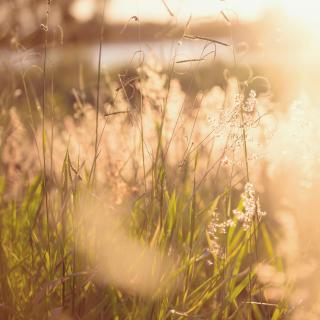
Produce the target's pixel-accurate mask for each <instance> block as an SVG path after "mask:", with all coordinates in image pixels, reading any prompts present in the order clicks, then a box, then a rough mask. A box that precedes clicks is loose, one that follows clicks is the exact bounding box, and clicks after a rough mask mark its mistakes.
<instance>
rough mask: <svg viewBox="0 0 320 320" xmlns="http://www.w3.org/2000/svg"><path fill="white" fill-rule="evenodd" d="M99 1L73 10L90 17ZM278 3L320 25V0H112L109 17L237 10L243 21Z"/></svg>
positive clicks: (86, 0)
mask: <svg viewBox="0 0 320 320" xmlns="http://www.w3.org/2000/svg"><path fill="white" fill-rule="evenodd" d="M99 1H100V2H102V1H104V0H76V1H75V2H74V3H73V5H72V7H71V13H72V14H73V15H74V16H75V17H77V18H78V19H79V20H83V21H86V20H90V19H91V18H92V17H93V16H94V14H95V12H96V11H97V10H98V11H99V10H101V8H98V7H99V6H97V5H96V4H97V3H99ZM166 6H167V8H169V9H167V8H166ZM276 6H277V7H278V8H282V10H283V12H284V13H285V14H286V15H287V16H289V17H291V18H292V20H293V22H295V21H296V22H300V23H301V22H302V23H303V24H305V25H306V26H307V27H309V28H310V30H313V31H314V32H317V31H318V29H319V28H320V19H319V17H318V15H319V12H320V0H109V6H108V10H107V13H106V19H107V21H108V22H121V23H126V22H127V21H128V20H129V19H130V17H132V16H138V17H139V18H140V21H141V22H150V21H155V22H166V21H168V20H169V19H170V18H171V17H170V13H169V11H171V12H172V13H173V14H174V16H175V17H176V18H177V20H178V22H182V23H183V22H184V21H186V20H187V19H188V18H189V17H190V15H192V18H193V19H194V20H195V19H201V18H206V17H210V18H214V17H219V18H221V14H220V13H219V12H220V11H221V10H224V11H225V12H226V13H228V16H231V17H232V16H233V17H234V16H235V14H236V15H237V17H238V18H239V19H240V20H242V21H243V20H252V19H253V20H254V19H258V18H259V17H260V16H261V15H262V14H263V13H264V12H265V10H266V9H268V8H272V7H276Z"/></svg>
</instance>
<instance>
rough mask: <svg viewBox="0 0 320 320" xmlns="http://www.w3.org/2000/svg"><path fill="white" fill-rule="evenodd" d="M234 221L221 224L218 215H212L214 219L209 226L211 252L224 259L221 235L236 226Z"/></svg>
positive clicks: (228, 220) (208, 234)
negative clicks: (220, 241) (220, 242)
mask: <svg viewBox="0 0 320 320" xmlns="http://www.w3.org/2000/svg"><path fill="white" fill-rule="evenodd" d="M234 224H235V223H234V221H233V220H232V219H227V220H225V221H223V222H220V221H219V219H218V217H217V215H216V213H213V214H212V218H211V220H210V222H209V224H208V226H207V236H208V240H209V250H210V252H211V253H213V254H214V255H216V256H218V257H223V252H222V250H221V246H220V244H219V235H220V234H225V233H227V229H228V228H229V227H232V226H234Z"/></svg>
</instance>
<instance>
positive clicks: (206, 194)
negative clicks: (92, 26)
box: [0, 1, 289, 320]
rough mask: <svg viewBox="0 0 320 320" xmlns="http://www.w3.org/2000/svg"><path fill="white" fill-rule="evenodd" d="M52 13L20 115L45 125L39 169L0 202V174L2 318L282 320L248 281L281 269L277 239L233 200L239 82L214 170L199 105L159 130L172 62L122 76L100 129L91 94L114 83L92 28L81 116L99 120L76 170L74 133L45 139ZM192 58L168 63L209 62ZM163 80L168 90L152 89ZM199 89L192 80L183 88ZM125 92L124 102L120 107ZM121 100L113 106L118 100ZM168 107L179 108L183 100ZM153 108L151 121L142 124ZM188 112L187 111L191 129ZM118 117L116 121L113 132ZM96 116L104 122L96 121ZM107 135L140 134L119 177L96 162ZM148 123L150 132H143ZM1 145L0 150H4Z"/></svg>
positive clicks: (239, 196) (253, 205)
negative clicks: (89, 88)
mask: <svg viewBox="0 0 320 320" xmlns="http://www.w3.org/2000/svg"><path fill="white" fill-rule="evenodd" d="M50 5H51V4H50V1H49V2H48V11H47V16H46V19H47V22H46V25H45V26H44V38H45V40H44V52H45V53H44V63H43V69H42V75H43V93H42V94H43V97H42V98H43V101H42V109H40V110H33V111H30V118H31V119H33V115H32V113H36V114H37V115H38V117H39V118H40V119H42V130H41V139H42V161H40V163H41V166H40V168H39V170H37V171H36V173H35V174H32V175H31V178H32V179H31V180H30V179H29V180H28V179H26V178H25V177H22V178H21V180H22V181H19V182H20V183H21V184H22V188H21V190H22V191H21V193H20V195H19V196H14V197H10V196H8V189H9V188H10V183H11V182H10V179H8V170H7V171H6V168H5V167H4V170H3V174H2V178H1V183H0V197H1V208H0V210H1V214H0V239H1V246H0V270H1V277H0V314H1V319H119V320H120V319H121V320H122V319H132V320H134V319H272V320H276V319H283V318H285V317H286V315H287V313H288V311H289V304H288V302H287V300H286V299H285V298H284V297H283V298H278V299H273V300H270V299H269V298H268V297H267V295H265V288H266V287H268V286H269V284H265V283H263V282H261V281H259V277H258V271H257V267H258V266H259V264H261V263H267V264H269V265H271V266H273V268H274V269H275V270H277V271H278V272H282V271H283V268H284V267H283V262H282V260H281V259H280V258H279V257H278V256H277V254H276V252H275V248H274V243H273V239H274V234H271V233H270V229H271V228H270V225H269V224H268V218H262V214H260V213H261V210H260V209H259V206H258V195H257V193H256V191H255V190H253V191H252V190H251V191H250V192H251V193H250V192H249V191H248V194H249V195H248V194H247V193H246V189H245V190H243V189H244V188H247V187H248V186H250V185H251V184H250V166H249V164H250V160H249V158H250V150H249V148H248V136H249V131H250V130H251V127H253V124H255V123H256V122H257V119H256V116H257V115H256V114H255V112H254V110H251V111H250V110H249V111H248V110H247V109H246V107H248V105H247V103H248V101H249V96H248V94H247V88H246V87H245V84H244V83H241V82H240V81H238V80H237V86H236V87H237V89H238V91H239V95H237V97H238V99H240V100H241V101H240V102H238V105H237V103H236V102H234V103H232V106H231V111H232V112H231V114H229V113H224V111H223V112H222V113H221V114H220V116H223V117H224V120H223V121H222V123H220V124H219V128H218V129H223V130H224V134H225V136H226V137H225V138H226V139H225V140H224V141H225V145H224V146H223V147H222V148H221V149H220V151H218V156H217V155H216V154H215V153H214V156H215V158H214V161H211V160H212V159H211V157H213V155H212V149H211V151H210V152H208V146H211V144H209V143H208V141H209V142H210V143H212V147H211V148H213V142H215V139H218V138H216V137H215V136H214V135H212V134H211V133H209V134H208V135H202V136H201V137H200V138H197V137H196V134H197V128H198V127H200V128H201V126H203V125H204V122H200V116H201V113H200V107H199V105H200V104H201V102H199V100H197V99H198V95H197V96H196V97H194V101H193V102H192V103H191V104H190V103H189V104H190V105H191V106H192V107H195V108H196V106H198V107H197V108H198V110H197V112H196V113H192V110H191V111H190V106H188V103H187V102H188V101H187V100H188V99H191V100H192V97H184V99H183V101H182V103H181V104H180V105H179V106H177V107H178V108H177V112H176V114H175V115H174V116H173V120H172V119H171V122H170V121H169V120H168V117H170V112H171V109H170V108H171V107H172V106H170V105H169V102H170V99H171V98H169V96H170V93H171V90H172V87H173V84H174V81H175V79H174V71H175V65H176V62H177V61H176V57H174V58H173V60H172V69H171V70H169V71H167V73H165V72H163V71H156V72H154V73H155V74H154V73H151V75H150V72H151V71H150V69H149V71H148V69H147V70H146V69H145V68H146V66H147V65H148V64H147V62H146V61H144V62H143V63H142V64H141V65H139V66H138V68H137V70H136V74H135V78H130V75H129V74H128V73H124V74H123V75H121V76H122V77H123V78H124V79H125V78H126V77H127V78H129V81H128V82H127V84H124V82H123V81H122V77H121V76H119V79H120V88H116V89H115V90H112V91H113V92H112V98H113V101H114V106H113V107H114V108H113V109H112V108H111V109H112V110H111V112H109V111H108V112H107V113H106V114H107V117H103V112H102V106H100V104H101V102H102V98H101V97H100V95H101V90H102V89H104V90H105V89H108V88H109V87H110V88H111V87H112V82H111V81H110V83H109V82H108V81H103V80H102V75H103V71H102V69H101V55H102V53H101V51H102V46H101V44H102V36H103V27H101V36H100V51H99V67H98V84H97V96H96V107H95V108H93V107H92V106H89V109H90V110H94V111H95V117H94V119H95V121H94V125H92V123H89V125H90V126H91V127H89V128H91V129H92V130H91V131H90V130H87V131H86V132H85V135H93V136H94V139H93V142H92V143H91V147H93V149H92V148H91V151H92V152H91V153H90V152H89V154H87V155H86V156H87V158H88V159H91V160H93V161H91V162H90V161H89V160H87V162H82V160H81V159H80V152H79V153H78V154H77V153H74V152H72V138H71V135H72V134H70V132H68V131H67V130H65V129H63V126H61V124H59V123H54V121H53V111H51V113H52V119H51V127H50V130H51V136H49V135H48V134H47V130H48V123H49V122H48V120H49V119H48V116H47V112H46V111H47V101H48V97H49V96H50V94H49V93H48V92H47V76H48V61H47V30H48V21H49V12H50ZM103 11H104V10H103ZM102 16H103V15H102ZM102 20H103V19H102ZM138 24H139V21H138ZM102 25H103V24H102ZM138 28H139V26H138ZM189 37H190V36H189ZM192 39H194V40H199V39H200V40H203V41H209V42H210V43H214V46H215V50H216V46H218V45H226V44H225V43H221V42H219V41H216V40H214V39H204V38H203V37H202V38H201V37H199V36H192ZM204 51H205V50H204ZM202 55H203V57H202V56H201V57H199V58H198V57H197V58H195V59H194V60H192V61H191V60H189V61H178V62H179V64H182V63H191V64H194V65H196V66H199V64H200V62H201V61H203V59H205V57H206V54H205V52H203V53H202ZM148 72H149V74H148ZM161 76H165V79H166V80H165V85H164V86H160V88H159V85H158V84H159V81H160V80H159V79H161ZM152 77H154V78H152ZM195 77H196V75H195V71H194V70H193V71H192V74H191V78H190V79H191V80H190V87H193V84H194V79H195ZM138 80H139V81H138ZM153 80H155V81H156V84H155V85H154V87H152V81H153ZM148 81H149V82H148ZM157 81H158V82H157ZM132 83H133V84H132ZM23 84H24V91H25V95H26V99H27V100H28V104H27V105H28V106H29V108H30V109H31V106H33V105H35V101H36V100H37V97H36V96H33V97H32V94H30V92H31V89H30V88H31V86H30V85H29V81H28V77H27V75H26V74H24V75H23ZM132 87H133V89H134V91H133V92H134V94H133V95H130V96H129V89H132ZM110 88H109V89H110ZM111 89H112V88H111ZM157 89H159V91H155V92H156V93H154V92H153V90H157ZM52 95H53V94H52ZM120 95H122V99H123V100H121V103H120V102H117V101H118V100H119V99H120V98H119V96H120ZM242 95H243V97H242ZM159 96H160V98H159ZM173 96H175V97H178V96H179V92H178V93H177V92H174V93H173ZM228 99H230V97H229V96H228V95H227V94H226V95H225V97H224V102H223V105H227V104H228V102H227V101H228ZM231 99H232V97H231ZM31 100H33V101H31ZM159 100H160V101H161V102H160V103H159ZM86 103H87V102H86V101H85V99H83V98H79V97H78V101H77V107H79V108H80V109H81V110H82V111H83V112H84V113H86V112H87V111H86V110H87V109H85V108H84V104H86ZM87 104H88V103H87ZM159 104H160V106H159ZM233 104H235V106H234V105H233ZM149 109H150V110H151V111H150V112H153V113H154V115H155V117H153V118H148V114H147V111H148V110H149ZM52 110H53V109H52ZM185 113H187V114H188V113H191V117H190V118H188V120H185V118H184V116H185ZM111 115H112V117H110V116H111ZM72 116H73V118H72V121H74V122H73V123H74V124H76V125H78V126H79V127H80V124H79V123H81V122H77V121H78V120H76V112H75V113H73V115H72ZM114 117H116V119H115V118H114ZM119 117H124V119H125V120H123V122H119V121H122V120H118V119H119ZM100 118H102V119H104V120H103V122H102V123H101V122H100V120H101V119H100ZM110 118H111V119H110ZM79 121H80V120H79ZM117 121H118V122H117ZM34 122H36V121H34V119H33V120H32V127H33V131H32V134H33V138H34V140H35V141H39V137H37V133H36V132H37V130H36V128H35V126H36V125H35V124H34ZM187 122H188V123H189V125H190V127H189V128H191V130H189V131H187V134H188V135H189V137H188V139H189V140H188V142H187V144H186V146H185V148H184V147H181V148H180V149H181V150H180V151H181V152H182V157H181V154H180V156H173V157H172V156H170V154H171V153H172V152H173V151H177V149H178V145H179V144H178V143H180V142H181V141H184V140H185V136H183V137H182V138H181V139H180V140H178V143H176V142H175V139H176V137H177V135H178V132H180V131H179V130H180V125H181V123H182V124H185V123H187ZM85 123H86V125H88V122H85ZM113 123H117V124H118V125H119V123H120V129H123V130H124V132H125V133H123V134H124V135H125V134H126V133H128V132H129V134H130V132H131V131H125V130H129V129H126V128H130V127H133V128H134V130H135V133H136V134H137V135H136V138H135V148H134V149H133V151H132V150H131V151H132V154H126V157H128V156H129V160H128V161H127V162H126V161H125V159H122V160H123V162H124V164H123V167H122V168H120V169H117V170H114V169H113V168H112V166H111V165H110V164H109V162H108V156H110V154H108V153H107V154H105V153H103V152H102V149H103V148H104V147H105V145H104V144H103V142H104V140H103V137H104V136H107V135H108V133H107V131H106V130H107V128H108V127H111V129H112V128H113V127H112V126H113ZM148 123H149V124H150V123H151V124H152V125H154V129H153V130H151V131H152V132H151V133H148V128H147V127H148V126H147V124H148ZM82 124H83V123H82ZM102 124H103V125H102ZM208 126H209V125H208ZM54 128H58V130H60V129H61V128H62V129H61V131H62V132H63V130H65V132H66V134H69V137H68V139H67V143H65V144H63V143H62V142H61V141H63V140H59V139H60V138H61V134H60V133H57V132H56V131H55V130H54ZM168 128H171V130H169V129H168ZM74 130H76V129H74ZM120 132H121V130H120ZM131 133H132V132H131ZM117 134H119V131H117V132H116V134H115V137H113V139H116V138H119V141H118V140H115V141H113V142H114V143H115V144H116V145H117V147H119V148H120V146H121V141H120V136H117ZM132 135H134V134H132ZM217 137H218V136H217ZM129 138H131V136H129V135H128V136H127V137H124V139H128V140H129ZM193 140H194V141H193ZM6 143H9V142H8V141H4V142H3V144H4V145H5V144H6ZM59 143H60V144H61V145H62V147H63V148H64V154H63V157H62V158H63V162H62V165H61V166H60V167H59V166H58V165H55V164H54V163H53V162H54V161H55V160H54V156H55V155H56V152H58V151H56V147H55V146H56V145H59ZM206 148H207V149H206ZM209 149H210V148H209ZM128 150H129V149H128ZM150 150H151V151H150ZM218 150H219V149H218ZM17 152H19V150H17ZM219 152H220V153H219ZM237 153H238V154H237ZM226 154H231V159H232V160H235V158H236V157H238V158H239V159H241V163H242V165H240V166H238V165H237V164H232V165H231V166H229V169H228V170H225V169H224V168H223V166H224V164H223V161H224V157H225V156H226ZM112 156H115V157H116V156H117V154H111V157H112ZM60 157H61V155H60ZM90 157H91V158H90ZM172 158H173V161H174V163H172ZM49 159H50V160H49ZM181 160H182V162H181ZM103 162H105V163H106V166H105V167H104V169H105V170H107V171H108V174H109V175H108V178H107V181H104V182H103V183H101V182H99V174H105V172H104V171H103V169H101V167H99V163H100V164H101V163H103ZM128 162H130V163H132V167H133V169H132V172H130V173H129V174H127V175H126V173H125V172H124V173H122V171H125V170H124V168H125V167H126V164H127V163H128ZM88 163H91V166H90V165H88ZM234 163H236V162H234ZM113 164H114V163H113ZM204 164H206V165H204ZM49 166H50V168H51V169H50V170H48V167H49ZM53 166H55V168H57V167H58V168H59V169H60V171H59V169H58V170H57V169H52V168H53ZM239 167H240V170H239ZM99 168H100V169H99ZM243 168H244V169H243ZM53 171H54V173H53ZM236 171H237V172H236ZM112 174H113V176H112ZM239 176H240V179H239ZM112 177H113V178H112ZM112 179H113V180H112ZM16 182H17V181H13V183H16ZM123 182H125V183H126V186H127V187H132V186H134V188H133V187H132V188H131V191H132V192H131V193H130V194H129V195H128V194H127V193H124V194H123V195H122V194H121V191H119V190H117V189H116V188H115V185H116V186H118V183H123ZM239 182H240V183H241V184H240V185H241V186H242V189H241V190H239ZM252 188H253V186H252ZM117 196H120V197H121V198H122V199H121V201H120V202H119V201H118V200H115V199H116V198H117ZM235 210H236V211H235Z"/></svg>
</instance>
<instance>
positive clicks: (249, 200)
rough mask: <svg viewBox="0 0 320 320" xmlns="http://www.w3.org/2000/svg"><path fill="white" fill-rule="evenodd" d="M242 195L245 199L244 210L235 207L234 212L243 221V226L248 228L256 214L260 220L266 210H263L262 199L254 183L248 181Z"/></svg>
mask: <svg viewBox="0 0 320 320" xmlns="http://www.w3.org/2000/svg"><path fill="white" fill-rule="evenodd" d="M241 197H242V199H243V207H244V210H243V211H240V210H237V209H235V210H233V214H234V215H235V216H236V218H237V219H238V220H239V221H240V222H242V226H243V228H244V229H245V230H248V229H249V228H250V226H251V224H252V221H253V219H254V217H255V216H256V217H257V218H258V220H260V219H261V218H262V217H263V216H265V215H266V212H264V211H262V210H261V206H260V200H259V197H258V196H257V193H256V190H255V189H254V186H253V184H252V183H250V182H247V183H246V185H245V187H244V193H243V194H242V195H241Z"/></svg>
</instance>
